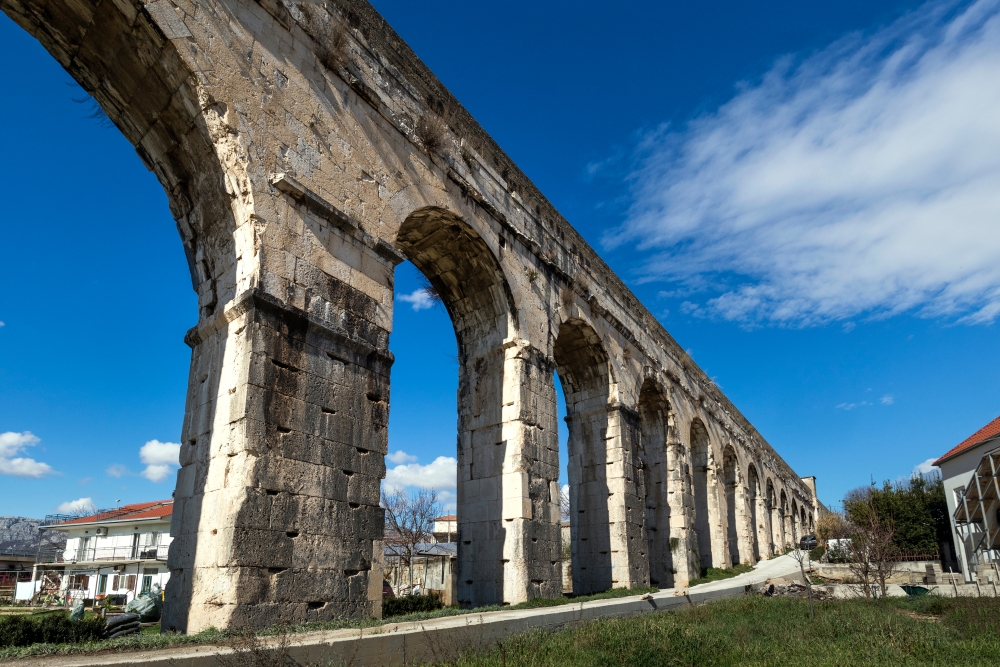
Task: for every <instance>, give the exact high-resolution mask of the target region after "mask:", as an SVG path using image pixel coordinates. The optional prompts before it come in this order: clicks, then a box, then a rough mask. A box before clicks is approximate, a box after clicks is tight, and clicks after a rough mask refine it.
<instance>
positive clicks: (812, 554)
mask: <svg viewBox="0 0 1000 667" xmlns="http://www.w3.org/2000/svg"><path fill="white" fill-rule="evenodd" d="M825 553H826V549H824V548H823V545H822V544H821V545H819V546H816V547H813V548H812V549H811V550H810V551H809V559H810V560H819V559H820V558H822V557H823V554H825Z"/></svg>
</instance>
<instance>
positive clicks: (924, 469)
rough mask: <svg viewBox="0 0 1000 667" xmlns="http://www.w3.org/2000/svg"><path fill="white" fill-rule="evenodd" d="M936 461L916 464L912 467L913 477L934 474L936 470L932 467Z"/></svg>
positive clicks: (928, 460)
mask: <svg viewBox="0 0 1000 667" xmlns="http://www.w3.org/2000/svg"><path fill="white" fill-rule="evenodd" d="M935 461H937V459H927V460H926V461H924V462H923V463H918V464H917V465H915V466H914V467H913V474H914V475H926V474H928V473H931V472H934V471H935V470H937V468H935V467H934V462H935Z"/></svg>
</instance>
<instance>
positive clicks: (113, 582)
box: [111, 574, 118, 591]
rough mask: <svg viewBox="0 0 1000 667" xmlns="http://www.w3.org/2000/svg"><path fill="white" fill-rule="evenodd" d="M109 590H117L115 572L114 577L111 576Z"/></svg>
mask: <svg viewBox="0 0 1000 667" xmlns="http://www.w3.org/2000/svg"><path fill="white" fill-rule="evenodd" d="M111 590H113V591H117V590H118V575H117V574H116V575H115V576H114V577H112V578H111Z"/></svg>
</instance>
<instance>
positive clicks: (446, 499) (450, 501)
mask: <svg viewBox="0 0 1000 667" xmlns="http://www.w3.org/2000/svg"><path fill="white" fill-rule="evenodd" d="M437 501H438V504H439V505H440V506H441V509H442V511H444V512H445V513H451V512H455V511H456V510H457V509H458V495H457V494H456V493H454V492H453V491H438V492H437Z"/></svg>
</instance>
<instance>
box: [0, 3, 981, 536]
mask: <svg viewBox="0 0 1000 667" xmlns="http://www.w3.org/2000/svg"><path fill="white" fill-rule="evenodd" d="M374 4H375V6H376V8H377V9H378V10H379V11H380V12H382V13H383V15H384V16H385V17H386V19H387V20H388V21H389V23H390V24H391V25H392V26H393V27H394V28H395V29H396V31H397V32H399V33H400V35H401V36H402V37H403V38H404V39H405V40H406V41H407V42H408V43H409V44H410V46H411V47H412V48H413V49H414V51H416V53H417V54H418V55H419V56H420V57H421V58H422V59H423V60H424V61H425V62H426V63H427V64H428V65H429V66H430V68H431V69H432V70H433V71H434V72H435V73H436V74H437V75H438V76H439V77H440V78H441V80H442V81H443V82H444V83H445V85H447V86H448V87H449V88H450V89H451V91H452V92H453V93H454V94H455V95H456V97H457V98H458V99H459V100H460V101H461V102H462V103H463V104H464V105H465V106H466V108H468V109H469V111H470V112H471V113H472V114H473V115H474V116H475V117H476V118H477V119H478V120H479V122H480V123H481V124H482V125H483V126H484V127H485V128H486V130H487V131H488V132H490V133H491V134H492V135H493V137H494V138H495V139H496V140H497V142H498V143H499V144H500V145H501V146H502V147H503V148H504V149H505V150H506V151H507V152H508V153H509V154H510V155H511V156H512V157H513V159H514V160H515V161H516V162H517V163H518V164H519V165H520V166H521V168H522V169H523V170H524V171H525V173H526V174H527V175H528V176H529V177H530V178H532V179H533V180H534V182H535V183H536V184H537V185H538V186H539V188H540V189H541V190H542V192H544V193H545V194H546V196H548V197H549V199H550V200H551V201H552V202H553V203H554V204H555V205H556V207H557V208H558V209H559V210H560V211H561V212H562V213H563V214H564V215H565V216H566V217H567V218H568V219H569V220H570V222H571V223H573V225H574V226H576V228H577V229H578V230H579V231H580V232H581V233H582V234H583V235H584V237H586V238H587V239H588V240H589V241H590V243H591V244H592V245H593V246H594V247H595V249H597V250H598V252H600V253H601V255H602V256H603V257H604V258H605V259H606V260H607V261H608V263H609V264H610V265H611V266H612V267H613V268H614V269H615V270H616V271H617V272H618V273H619V275H620V276H621V277H622V278H623V279H624V280H625V281H626V282H627V283H628V284H629V286H630V287H631V288H632V289H633V290H634V291H635V293H636V294H637V295H638V296H639V297H640V299H642V301H643V302H644V303H645V304H646V305H647V306H648V307H649V309H650V310H651V311H652V312H653V313H654V314H655V315H656V316H657V317H659V318H660V320H661V321H662V322H663V324H664V325H665V326H666V327H667V329H668V330H669V331H670V332H671V333H672V334H673V336H674V337H675V338H676V339H677V340H678V342H679V343H680V344H681V345H682V346H684V347H685V348H687V349H689V350H690V352H691V353H692V355H693V356H694V358H695V360H696V361H697V362H698V363H699V364H700V365H701V366H702V367H703V368H704V369H705V370H706V371H707V372H708V374H709V376H711V377H713V378H715V380H716V382H717V383H718V384H719V385H720V386H721V387H722V389H723V391H725V392H726V394H727V395H728V396H729V397H730V398H731V399H732V400H733V402H734V403H735V404H736V405H737V407H739V408H740V410H741V411H742V412H743V413H744V414H745V415H746V416H747V417H748V418H749V419H750V420H751V421H752V422H753V423H754V425H755V426H756V427H757V428H758V429H759V431H760V432H761V433H762V434H763V435H764V436H765V437H766V438H767V439H768V440H769V441H770V442H771V444H772V445H774V447H775V448H776V449H777V450H778V452H779V453H780V454H781V455H782V456H783V457H784V458H785V459H786V460H787V461H788V462H789V463H790V464H791V465H792V467H793V468H794V469H795V470H796V471H798V472H799V473H800V474H803V475H811V474H815V475H817V476H818V485H819V492H820V497H821V499H822V500H824V501H825V502H826V503H828V504H835V503H836V502H838V501H839V499H840V498H841V497H842V496H843V494H844V492H845V491H847V490H848V489H851V488H853V487H856V486H859V485H861V484H865V483H867V482H868V481H869V480H870V479H875V480H876V481H878V480H882V479H894V478H897V477H900V476H905V475H908V474H910V472H911V471H912V470H913V469H914V467H915V466H917V465H918V464H920V463H922V462H925V461H926V460H927V459H929V458H933V457H936V456H938V455H940V454H942V453H943V452H945V451H946V450H947V449H949V448H950V447H951V446H953V445H954V444H956V443H957V442H958V441H960V440H962V439H963V438H965V437H966V436H967V435H969V434H970V433H972V432H973V431H975V430H976V429H978V428H979V427H980V426H982V425H983V424H984V423H986V422H987V421H989V420H990V419H992V418H994V417H996V416H997V414H1000V401H998V391H997V389H998V385H1000V373H998V370H1000V368H998V366H1000V361H997V358H998V355H996V354H995V350H996V349H997V343H998V341H997V330H996V324H995V319H996V316H997V314H998V312H1000V234H998V233H997V227H998V225H997V218H998V214H1000V130H998V127H997V124H996V122H995V119H996V115H997V108H998V105H1000V81H998V79H1000V37H998V33H1000V28H998V21H1000V10H998V5H997V2H966V3H930V4H926V5H925V4H922V3H916V2H875V1H871V0H869V1H866V2H860V1H853V0H852V1H844V2H839V3H801V2H758V3H752V5H751V4H749V3H737V2H715V3H664V2H656V3H652V2H650V3H641V2H625V3H617V4H615V5H614V7H613V10H609V9H608V6H607V5H606V3H596V2H583V1H581V2H573V3H569V2H553V3H538V2H532V3H528V2H505V3H493V4H491V3H468V2H445V1H440V2H435V1H430V0H429V1H427V2H422V3H413V2H401V1H388V0H384V1H377V2H375V3H374ZM820 5H829V6H820ZM0 58H2V59H3V61H4V62H17V63H18V67H16V68H11V69H9V70H8V72H7V77H8V81H7V85H6V87H5V90H6V92H5V100H6V101H7V103H6V104H4V105H0V127H3V128H5V129H6V131H5V132H4V133H3V134H2V135H0V179H2V182H3V183H4V184H5V186H6V187H5V193H6V197H5V205H4V207H3V209H2V210H0V321H2V322H3V326H0V434H3V435H0V514H15V515H27V516H42V515H44V514H46V513H48V512H52V511H54V510H56V508H57V507H59V506H60V505H64V504H65V503H74V502H75V503H76V505H75V507H80V506H84V505H86V502H85V501H88V499H89V502H92V503H93V504H95V505H97V506H99V507H105V506H113V505H114V504H115V503H116V502H117V501H119V500H120V501H121V502H123V503H125V502H137V501H141V500H149V499H155V498H162V497H168V496H169V495H170V492H171V490H172V485H173V481H174V471H175V470H176V465H174V464H173V461H174V460H175V457H176V450H175V449H174V448H173V445H172V443H176V442H178V440H179V436H180V426H181V420H182V417H183V410H184V390H185V383H186V378H187V369H188V362H189V359H190V351H189V350H188V348H187V347H186V346H185V345H184V343H183V335H184V332H185V331H186V330H187V329H188V328H189V327H190V326H192V325H193V324H194V323H195V321H196V316H197V313H196V303H195V296H194V293H193V292H192V291H191V286H190V280H189V278H188V273H187V267H186V263H185V261H184V257H183V252H182V249H181V244H180V241H179V237H178V234H177V232H176V229H175V226H174V223H173V221H172V219H171V218H170V215H169V211H168V209H167V206H166V200H165V197H164V195H163V192H162V190H161V188H160V186H159V185H158V183H157V182H156V180H155V178H153V176H152V175H151V174H150V173H149V172H147V171H146V170H145V168H144V167H143V166H142V163H141V162H140V161H139V159H138V157H137V156H136V155H135V153H134V151H133V150H132V148H131V147H130V146H129V145H128V143H127V142H126V141H125V140H124V139H123V138H122V137H121V135H120V134H119V133H118V132H117V130H115V129H113V128H107V127H103V126H102V125H100V124H99V123H98V122H96V121H95V120H93V119H91V118H88V115H89V114H90V111H91V110H90V108H89V107H88V105H87V103H86V102H82V103H81V102H76V101H74V98H76V99H79V98H83V97H84V94H83V92H82V91H81V90H80V89H79V88H78V87H76V86H75V85H73V84H72V81H71V79H70V77H69V76H68V75H67V74H66V73H65V72H64V71H63V70H62V69H61V68H60V67H59V66H58V65H57V64H56V63H55V61H54V60H52V59H51V57H49V56H48V55H47V54H46V53H45V52H44V51H43V50H42V49H41V47H40V46H39V45H38V44H37V43H35V42H34V41H33V40H32V39H31V38H29V37H28V36H27V35H25V34H24V33H23V32H22V31H20V29H18V28H17V27H16V26H15V25H14V24H13V23H12V22H11V21H10V20H9V19H7V18H4V17H0ZM396 284H397V291H398V298H399V299H400V300H399V301H398V302H397V311H396V312H397V314H396V322H395V331H394V333H393V335H392V339H391V347H392V350H393V352H394V353H395V354H396V357H397V362H396V365H395V367H394V370H393V377H392V408H391V414H390V451H391V452H392V455H391V457H390V462H389V467H390V480H392V481H395V482H397V483H400V484H411V483H414V482H418V483H422V484H430V485H432V486H435V487H436V488H438V489H439V491H441V492H442V494H444V499H445V502H446V503H447V502H449V501H450V499H451V498H453V497H451V496H449V495H447V494H449V493H452V492H453V489H454V476H453V470H454V463H453V461H451V460H450V459H451V458H453V457H454V456H455V420H456V417H455V390H456V385H457V377H456V366H455V361H454V359H453V355H454V348H455V345H454V336H453V334H452V332H451V328H450V324H449V322H448V318H447V315H446V314H445V312H444V310H443V309H442V308H441V307H440V306H432V307H423V306H424V305H426V304H424V303H422V301H421V300H420V295H419V292H418V290H419V282H418V275H417V273H416V271H415V269H413V267H412V266H410V265H409V264H406V265H403V266H401V267H400V268H399V269H398V270H397V283H396ZM414 295H415V296H414ZM404 296H409V297H410V299H409V300H408V301H407V300H403V299H402V297H404ZM563 468H564V469H565V461H563ZM70 507H72V505H69V506H67V505H64V509H68V508H70Z"/></svg>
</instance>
